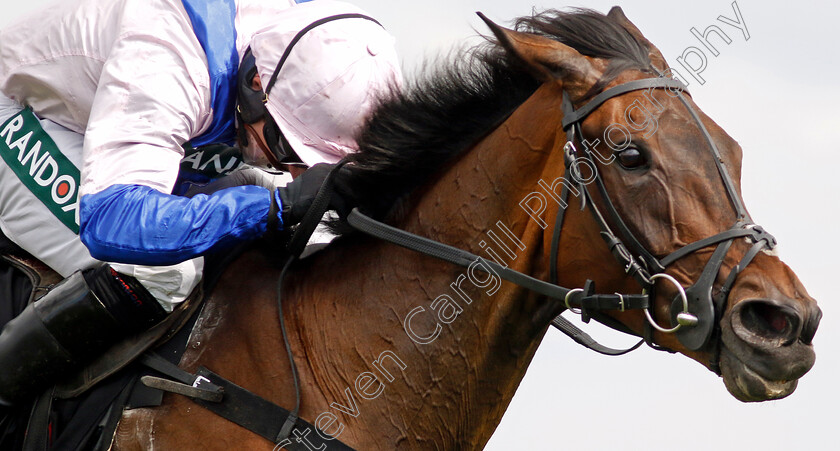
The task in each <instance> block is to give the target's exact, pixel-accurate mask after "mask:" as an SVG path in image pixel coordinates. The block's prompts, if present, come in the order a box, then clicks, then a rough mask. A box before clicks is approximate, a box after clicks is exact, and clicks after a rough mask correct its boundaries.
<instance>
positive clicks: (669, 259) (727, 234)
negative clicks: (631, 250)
mask: <svg viewBox="0 0 840 451" xmlns="http://www.w3.org/2000/svg"><path fill="white" fill-rule="evenodd" d="M755 235H756V232H755V231H754V230H753V229H745V228H742V227H741V226H739V225H736V226H735V227H733V228H731V229H729V230H726V231H723V232H721V233H718V234H717V235H713V236H710V237H708V238H704V239H702V240H699V241H695V242H693V243H691V244H688V245H685V246H683V247H681V248H679V249H677V250H676V251H674V252H672V253H671V254H669V255H668V256H666V257H665V258H663V259H662V260H661V263H662V265H663V266H668V265H670V264H671V263H674V262H675V261H677V260H679V259H681V258H683V257H685V256H686V255H688V254H691V253H692V252H694V251H697V250H700V249H703V248H704V247H708V246H711V245H713V244H717V243H720V242H722V241H726V240H731V239H733V238H739V237H742V236H755Z"/></svg>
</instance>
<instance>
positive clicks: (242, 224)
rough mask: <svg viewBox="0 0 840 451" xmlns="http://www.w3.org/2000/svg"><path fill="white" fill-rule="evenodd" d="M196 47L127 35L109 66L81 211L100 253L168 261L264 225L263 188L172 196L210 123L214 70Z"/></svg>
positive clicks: (95, 110)
mask: <svg viewBox="0 0 840 451" xmlns="http://www.w3.org/2000/svg"><path fill="white" fill-rule="evenodd" d="M179 44H181V45H179ZM185 49H186V50H185ZM189 49H194V46H190V45H185V44H183V43H161V42H160V40H159V39H158V38H157V37H155V36H151V35H147V34H144V32H143V31H142V30H140V31H136V32H127V33H126V34H124V35H123V36H122V37H121V39H120V40H119V41H117V42H116V43H115V47H114V48H113V49H112V52H111V54H110V55H109V58H108V61H107V62H106V63H105V65H104V67H103V72H102V75H101V78H100V80H99V85H98V89H97V92H96V95H95V97H94V100H93V105H92V107H91V114H90V119H89V121H88V129H87V132H86V133H85V149H84V164H83V170H82V188H81V194H82V197H81V208H80V223H81V224H80V226H81V230H80V237H81V239H82V241H83V242H84V243H85V245H86V246H87V247H88V249H89V250H90V253H91V255H92V256H93V257H94V258H96V259H99V260H103V261H110V262H118V263H132V264H143V265H171V264H176V263H179V262H181V261H184V260H187V259H190V258H192V257H196V256H199V255H201V254H203V253H205V252H207V251H209V250H211V249H215V248H218V247H220V246H226V245H229V244H232V243H234V242H237V241H241V240H248V239H253V238H255V237H258V236H260V235H261V234H263V233H264V232H265V231H266V227H267V222H268V212H269V208H270V206H271V203H272V197H273V196H272V193H271V191H269V190H267V189H266V188H263V187H258V186H241V187H235V188H230V189H226V190H222V191H219V192H216V193H213V194H211V195H200V196H195V197H193V198H185V197H180V196H174V195H171V194H169V193H171V192H172V188H173V186H174V185H175V182H176V179H177V176H178V170H179V162H180V160H181V159H182V158H183V149H182V147H181V144H182V143H184V142H186V141H188V140H190V139H191V138H193V137H195V136H197V135H199V134H200V133H202V131H203V129H204V128H206V127H207V124H208V123H209V122H210V119H211V113H210V110H209V105H210V100H209V96H210V90H209V88H208V87H207V84H208V78H207V68H206V66H205V67H201V64H200V63H201V58H202V56H201V54H190V53H189V51H190V50H189ZM196 62H198V67H193V66H195V65H196V64H194V63H196Z"/></svg>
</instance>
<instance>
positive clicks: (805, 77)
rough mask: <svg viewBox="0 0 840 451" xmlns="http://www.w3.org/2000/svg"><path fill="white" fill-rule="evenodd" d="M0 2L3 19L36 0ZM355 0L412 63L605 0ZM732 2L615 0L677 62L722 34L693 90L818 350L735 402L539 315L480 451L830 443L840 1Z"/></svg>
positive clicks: (654, 358)
mask: <svg viewBox="0 0 840 451" xmlns="http://www.w3.org/2000/svg"><path fill="white" fill-rule="evenodd" d="M2 1H3V3H5V5H4V7H3V14H2V16H0V26H2V25H4V24H6V23H8V22H9V21H11V20H12V19H14V18H16V17H18V16H20V15H21V14H22V13H24V12H27V11H29V10H33V9H36V8H40V7H41V6H43V5H44V4H47V3H48V0H28V1H26V2H19V1H15V0H2ZM103 1H104V0H103ZM613 1H618V0H613ZM351 2H352V3H356V4H358V5H360V6H362V7H363V8H365V9H367V10H368V11H369V12H370V13H372V14H373V15H374V16H376V17H377V18H378V19H380V21H381V22H382V23H383V24H384V25H385V26H386V27H387V28H388V29H389V30H390V31H391V32H392V33H393V34H394V35H396V36H397V39H398V50H399V51H400V53H401V56H402V58H403V60H404V67H405V69H406V74H407V75H409V76H410V75H411V74H412V73H413V72H414V70H415V69H416V68H417V67H419V66H420V61H421V60H422V59H423V57H424V56H434V55H437V54H439V53H440V52H442V51H444V52H445V51H447V49H449V48H451V47H452V46H453V45H457V44H459V43H463V42H465V39H466V38H467V36H469V35H474V34H475V31H474V30H473V29H475V30H478V31H480V32H482V33H483V32H485V31H486V30H485V28H484V26H483V24H482V23H481V22H480V21H479V20H478V18H477V17H476V16H475V14H474V12H475V11H479V10H480V11H483V12H484V13H486V14H487V15H488V16H489V17H490V18H491V19H493V20H496V21H498V22H501V23H507V22H509V21H510V20H511V19H513V18H514V17H517V16H521V15H526V14H529V13H530V12H531V9H532V7H535V8H537V9H538V10H539V9H543V8H549V7H553V8H563V7H566V6H586V7H590V8H594V9H596V10H599V11H602V12H607V11H608V10H609V8H610V7H611V6H613V2H612V1H610V2H607V1H604V0H587V1H586V2H585V4H573V5H564V4H561V3H555V2H546V1H543V0H506V1H502V0H483V1H477V0H471V1H468V0H419V1H413V2H407V1H395V0H351ZM532 2H538V3H532ZM738 5H739V7H740V10H741V13H742V15H743V18H744V21H745V22H746V25H747V27H748V30H749V33H750V39H749V41H745V40H744V37H743V35H742V34H741V33H740V31H738V30H736V29H735V28H732V27H730V26H728V25H724V24H722V23H720V22H718V21H717V20H716V18H717V17H718V16H719V15H724V16H727V17H732V18H734V15H733V11H732V6H731V2H730V1H729V0H704V1H699V0H698V1H691V2H684V1H671V2H662V1H641V0H624V1H622V2H621V6H622V7H623V9H624V12H625V14H626V15H627V16H628V17H629V18H630V19H631V20H632V21H633V22H634V23H635V24H636V25H637V26H638V27H639V28H640V29H641V30H642V31H643V33H644V34H645V35H646V36H647V38H648V39H649V40H650V41H652V42H653V43H654V44H655V45H657V46H658V47H659V49H660V50H662V52H663V54H664V55H665V57H666V58H667V59H668V62H669V63H670V64H671V65H672V66H674V67H677V68H678V69H680V70H681V68H680V67H679V66H678V65H677V63H676V57H677V56H679V55H680V54H682V52H683V50H684V49H686V48H687V47H688V46H697V47H701V46H700V45H699V43H698V42H697V41H696V39H695V38H694V37H693V36H692V35H691V34H690V32H689V29H690V28H691V27H696V28H698V29H699V30H701V31H702V30H704V29H705V28H706V27H707V26H709V25H711V24H716V25H718V26H720V27H721V28H722V29H723V30H724V31H725V32H726V33H727V34H728V35H729V36H730V37H731V38H732V43H731V44H729V45H725V44H723V43H720V42H719V41H714V42H715V43H717V44H718V45H717V47H718V49H719V50H720V53H721V54H720V56H719V57H712V56H711V55H709V54H708V52H707V56H709V66H708V69H707V70H706V71H705V72H704V73H703V76H704V77H705V79H706V83H705V85H703V86H701V85H699V84H698V83H697V82H696V81H694V80H691V79H689V81H690V82H691V85H690V86H689V90H690V91H691V94H692V96H693V98H694V99H695V101H696V102H697V104H699V105H700V107H701V108H702V109H703V110H704V111H705V112H706V113H707V114H709V115H710V116H711V117H712V118H713V119H715V120H716V121H717V122H718V124H720V125H721V126H722V127H723V128H724V129H726V130H727V131H728V132H729V134H730V135H732V136H733V137H734V138H735V139H736V140H738V141H739V143H740V144H741V146H742V147H743V149H744V172H743V179H742V183H743V194H744V199H745V202H746V205H747V208H748V209H749V210H750V212H751V213H752V216H753V218H754V219H755V220H756V222H758V223H759V224H762V225H763V226H765V227H766V228H767V229H768V230H769V231H770V232H771V233H773V234H774V235H775V236H776V237H777V238H778V239H779V241H780V243H781V245H780V246H781V247H780V249H781V257H782V259H783V260H784V261H785V262H786V263H788V264H789V265H790V266H791V267H792V268H793V269H794V271H795V272H796V273H797V274H798V275H799V277H800V278H801V279H802V281H803V282H804V284H805V286H806V287H807V288H808V290H809V291H810V293H811V295H813V296H814V297H815V298H817V300H818V301H819V302H820V306H821V308H822V309H823V313H824V318H823V321H822V325H821V327H820V330H819V332H818V333H817V336H816V339H815V346H816V350H817V363H816V365H815V366H814V368H813V370H811V372H810V373H809V374H807V375H806V376H805V377H804V378H803V379H802V380H801V381H800V386H799V388H798V389H797V391H796V392H795V393H794V394H793V395H792V396H791V397H789V398H788V399H783V400H780V401H774V402H765V403H759V404H743V403H740V402H739V401H737V400H735V399H734V398H732V397H731V396H730V395H729V394H728V393H727V392H726V389H725V388H724V386H723V383H722V381H720V380H719V379H718V378H717V377H716V376H715V375H714V374H712V373H710V372H708V371H707V370H705V369H704V368H703V367H702V366H700V365H699V364H697V363H695V362H693V361H691V360H689V359H687V358H685V357H682V356H675V355H669V354H665V353H659V352H655V351H652V350H649V349H641V350H639V351H636V352H635V353H632V354H630V355H629V356H625V357H617V358H609V357H604V356H600V355H598V354H595V353H592V352H591V351H586V350H584V349H583V348H581V347H579V346H578V345H576V344H574V343H572V342H571V340H569V339H567V338H565V336H563V335H562V334H560V333H559V332H557V331H553V330H551V331H549V333H548V335H547V336H546V339H545V341H544V342H543V343H542V345H541V346H540V349H539V351H538V353H537V356H536V358H535V359H534V362H533V363H532V365H531V367H530V368H529V370H528V373H527V375H526V376H525V379H524V381H523V382H522V385H521V386H520V388H519V391H518V392H517V394H516V397H515V398H514V400H513V402H512V403H511V406H510V408H509V409H508V411H507V414H506V415H505V417H504V419H503V420H502V423H501V425H500V426H499V428H498V430H497V431H496V434H495V435H494V436H493V438H492V440H491V441H490V443H489V445H488V446H487V449H488V450H502V449H539V450H553V449H571V450H667V449H673V448H677V449H681V450H708V449H716V450H742V449H743V450H746V449H749V450H762V451H770V450H793V449H802V450H829V449H831V450H836V449H840V444H838V440H837V438H836V437H837V432H838V430H837V428H838V413H837V410H838V401H840V395H838V389H837V388H836V384H837V382H838V376H840V364H838V356H840V337H838V335H840V323H838V320H837V319H836V318H837V314H838V311H840V309H838V308H837V307H836V301H835V300H834V299H833V296H834V295H835V292H834V291H833V290H832V289H831V285H832V284H833V283H834V281H833V279H834V278H835V277H838V274H837V270H838V266H840V265H838V259H840V244H838V243H840V242H839V241H838V236H837V232H838V229H840V227H838V224H840V208H839V207H838V203H840V202H838V201H840V195H838V191H840V181H838V180H840V179H838V177H837V175H836V172H837V157H838V155H840V152H838V151H840V145H838V141H837V139H834V138H832V133H834V132H836V127H837V126H838V125H840V83H838V69H840V63H838V56H840V52H838V50H837V48H836V44H837V42H838V38H837V35H836V32H837V28H838V26H840V25H838V24H840V6H838V5H837V4H836V3H835V2H831V1H828V0H823V1H810V0H806V1H798V2H782V1H777V0H773V1H760V0H738ZM713 39H714V38H713ZM0 45H2V44H0ZM704 50H705V49H704ZM594 334H595V335H597V337H601V338H603V339H604V341H607V342H608V344H612V345H614V346H619V345H621V344H626V343H629V342H630V340H629V339H627V338H625V337H622V336H620V335H616V334H613V333H611V332H608V331H607V332H605V331H600V330H599V331H596V332H595V333H594Z"/></svg>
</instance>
